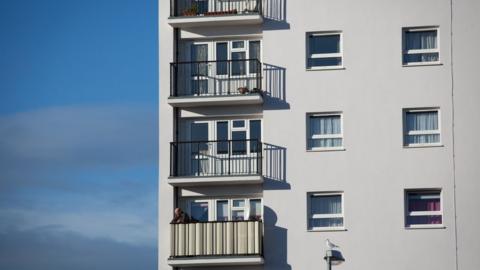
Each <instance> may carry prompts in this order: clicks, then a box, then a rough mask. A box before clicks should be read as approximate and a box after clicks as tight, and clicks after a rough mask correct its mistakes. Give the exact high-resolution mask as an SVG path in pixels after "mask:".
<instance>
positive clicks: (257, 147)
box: [168, 140, 263, 186]
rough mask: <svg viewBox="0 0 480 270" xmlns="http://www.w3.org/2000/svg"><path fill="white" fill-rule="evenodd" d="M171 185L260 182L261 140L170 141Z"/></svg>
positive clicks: (261, 178) (261, 179)
mask: <svg viewBox="0 0 480 270" xmlns="http://www.w3.org/2000/svg"><path fill="white" fill-rule="evenodd" d="M170 161H171V162H170V166H171V167H170V177H169V179H168V182H169V184H171V185H172V186H200V185H220V184H222V185H223V184H261V183H262V182H263V176H262V162H263V161H262V143H261V142H259V141H258V140H223V141H197V142H172V143H170Z"/></svg>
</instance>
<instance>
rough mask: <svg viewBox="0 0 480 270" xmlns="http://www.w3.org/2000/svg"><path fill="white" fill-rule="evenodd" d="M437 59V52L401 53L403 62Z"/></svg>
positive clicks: (435, 60)
mask: <svg viewBox="0 0 480 270" xmlns="http://www.w3.org/2000/svg"><path fill="white" fill-rule="evenodd" d="M438 60H439V57H438V53H416V54H404V55H403V62H404V63H418V62H437V61H438Z"/></svg>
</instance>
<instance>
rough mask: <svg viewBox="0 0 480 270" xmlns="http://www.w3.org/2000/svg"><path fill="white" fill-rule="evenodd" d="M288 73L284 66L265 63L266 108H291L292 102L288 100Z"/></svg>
mask: <svg viewBox="0 0 480 270" xmlns="http://www.w3.org/2000/svg"><path fill="white" fill-rule="evenodd" d="M286 75H287V71H286V69H285V68H284V67H279V66H274V65H271V64H266V63H264V64H263V79H264V82H265V92H264V104H263V109H264V110H286V109H290V104H288V103H287V100H286V92H287V91H286V81H287V78H286Z"/></svg>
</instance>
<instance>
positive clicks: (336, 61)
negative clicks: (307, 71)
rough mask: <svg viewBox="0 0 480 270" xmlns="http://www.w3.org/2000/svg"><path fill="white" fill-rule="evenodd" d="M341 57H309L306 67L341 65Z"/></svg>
mask: <svg viewBox="0 0 480 270" xmlns="http://www.w3.org/2000/svg"><path fill="white" fill-rule="evenodd" d="M341 65H342V58H341V57H330V58H309V59H308V67H309V68H311V67H330V66H341Z"/></svg>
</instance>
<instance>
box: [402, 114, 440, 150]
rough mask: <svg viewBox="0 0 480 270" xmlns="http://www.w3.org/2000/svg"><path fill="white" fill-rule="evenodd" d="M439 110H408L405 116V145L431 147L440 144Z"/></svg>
mask: <svg viewBox="0 0 480 270" xmlns="http://www.w3.org/2000/svg"><path fill="white" fill-rule="evenodd" d="M438 115H439V110H438V109H408V110H405V115H404V130H405V136H404V145H405V146H429V145H439V144H440V128H439V121H438V117H439V116H438Z"/></svg>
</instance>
